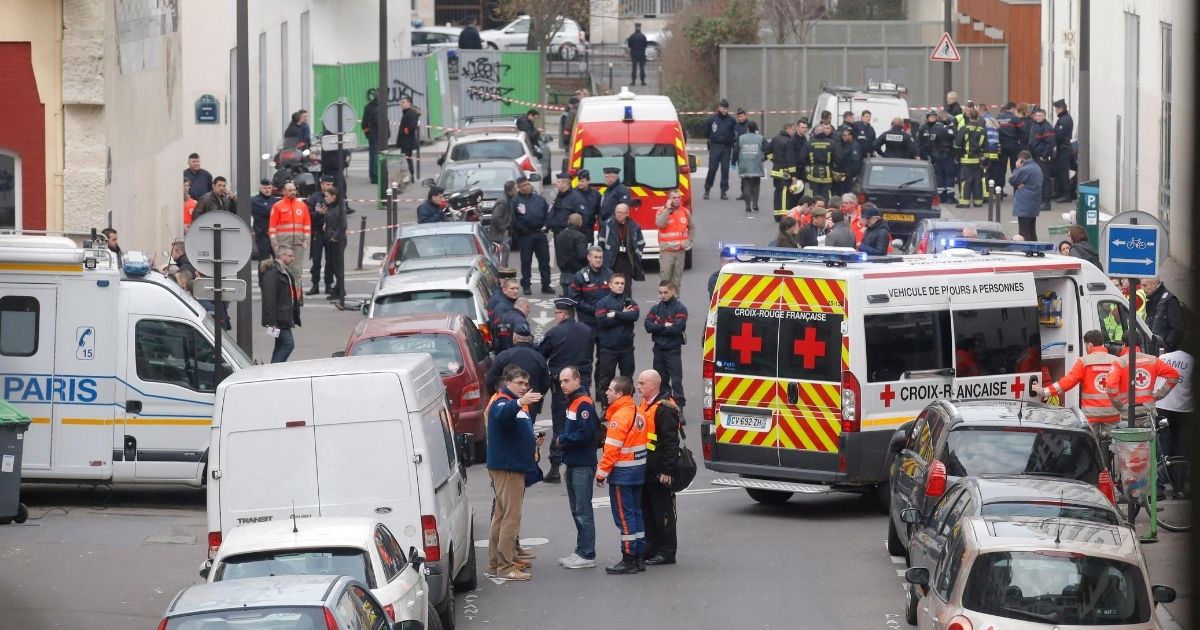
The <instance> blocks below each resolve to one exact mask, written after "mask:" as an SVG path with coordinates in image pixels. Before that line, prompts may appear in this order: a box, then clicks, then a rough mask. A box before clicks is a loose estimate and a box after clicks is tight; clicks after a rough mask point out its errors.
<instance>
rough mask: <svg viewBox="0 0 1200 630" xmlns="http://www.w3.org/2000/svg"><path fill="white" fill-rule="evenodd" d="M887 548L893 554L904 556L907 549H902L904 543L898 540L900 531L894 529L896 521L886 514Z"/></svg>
mask: <svg viewBox="0 0 1200 630" xmlns="http://www.w3.org/2000/svg"><path fill="white" fill-rule="evenodd" d="M887 550H888V553H890V554H892V555H893V556H901V557H903V556H905V555H907V554H908V551H907V550H905V549H904V543H903V542H901V541H900V532H898V531H896V521H895V520H893V519H892V516H891V515H890V514H889V515H888V537H887Z"/></svg>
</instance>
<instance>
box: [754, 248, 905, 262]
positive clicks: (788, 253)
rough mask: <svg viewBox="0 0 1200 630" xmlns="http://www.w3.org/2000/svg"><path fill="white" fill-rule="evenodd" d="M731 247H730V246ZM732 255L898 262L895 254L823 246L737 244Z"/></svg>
mask: <svg viewBox="0 0 1200 630" xmlns="http://www.w3.org/2000/svg"><path fill="white" fill-rule="evenodd" d="M731 249H732V248H731ZM734 255H735V256H736V257H737V259H738V260H740V261H742V262H750V261H754V260H758V261H771V260H777V261H782V262H808V263H824V264H826V265H846V264H848V263H858V262H898V261H900V260H902V259H901V258H899V257H897V256H868V255H867V254H865V253H863V252H851V251H837V250H834V251H831V250H826V249H823V248H804V249H793V248H790V247H755V246H738V247H736V249H735V251H734Z"/></svg>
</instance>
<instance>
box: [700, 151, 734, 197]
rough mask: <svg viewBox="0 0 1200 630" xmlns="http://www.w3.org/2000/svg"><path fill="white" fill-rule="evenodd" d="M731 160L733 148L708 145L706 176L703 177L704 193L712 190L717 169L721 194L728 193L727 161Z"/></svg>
mask: <svg viewBox="0 0 1200 630" xmlns="http://www.w3.org/2000/svg"><path fill="white" fill-rule="evenodd" d="M731 159H733V147H731V146H730V145H728V144H709V145H708V175H705V176H704V192H708V191H710V190H712V187H713V180H714V179H716V177H717V168H718V167H720V169H721V192H722V193H725V192H728V191H729V160H731Z"/></svg>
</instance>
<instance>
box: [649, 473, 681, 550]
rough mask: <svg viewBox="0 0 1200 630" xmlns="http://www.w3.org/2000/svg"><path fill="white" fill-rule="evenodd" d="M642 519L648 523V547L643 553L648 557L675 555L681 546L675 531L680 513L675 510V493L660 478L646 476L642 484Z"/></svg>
mask: <svg viewBox="0 0 1200 630" xmlns="http://www.w3.org/2000/svg"><path fill="white" fill-rule="evenodd" d="M642 520H643V521H644V522H645V524H646V547H645V550H644V551H643V553H645V554H646V557H647V558H652V557H654V555H655V554H662V555H664V556H667V557H673V556H674V555H675V551H676V549H678V548H679V539H678V536H677V535H676V533H675V525H676V523H677V522H678V515H677V514H676V512H675V493H674V492H671V489H670V488H669V487H667V486H664V485H662V484H661V483H659V482H658V479H650V478H649V477H647V478H646V484H645V485H644V486H642Z"/></svg>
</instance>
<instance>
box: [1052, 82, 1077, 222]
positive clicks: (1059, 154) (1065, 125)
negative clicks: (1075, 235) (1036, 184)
mask: <svg viewBox="0 0 1200 630" xmlns="http://www.w3.org/2000/svg"><path fill="white" fill-rule="evenodd" d="M1054 114H1055V115H1056V116H1057V118H1055V121H1054V195H1055V196H1054V200H1055V201H1057V202H1060V203H1066V202H1069V201H1071V197H1072V194H1071V136H1073V135H1075V120H1074V119H1072V118H1071V113H1070V112H1068V111H1067V102H1066V101H1064V100H1063V99H1061V98H1060V99H1058V100H1057V101H1054Z"/></svg>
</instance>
